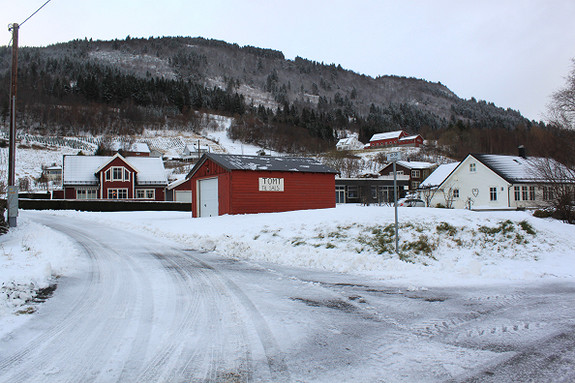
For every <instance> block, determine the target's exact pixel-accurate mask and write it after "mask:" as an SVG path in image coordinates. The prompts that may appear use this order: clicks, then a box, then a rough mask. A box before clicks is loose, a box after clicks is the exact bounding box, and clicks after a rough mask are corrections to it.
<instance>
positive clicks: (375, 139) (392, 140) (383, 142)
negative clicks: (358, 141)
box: [369, 130, 423, 149]
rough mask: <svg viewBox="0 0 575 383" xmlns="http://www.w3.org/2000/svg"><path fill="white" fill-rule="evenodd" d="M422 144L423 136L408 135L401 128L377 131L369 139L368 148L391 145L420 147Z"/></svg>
mask: <svg viewBox="0 0 575 383" xmlns="http://www.w3.org/2000/svg"><path fill="white" fill-rule="evenodd" d="M422 144H423V137H421V136H420V135H419V134H417V135H414V136H408V135H407V133H405V132H404V131H403V130H396V131H394V132H385V133H377V134H374V135H373V136H372V137H371V140H369V148H370V149H373V148H384V147H393V146H414V147H420V146H421V145H422Z"/></svg>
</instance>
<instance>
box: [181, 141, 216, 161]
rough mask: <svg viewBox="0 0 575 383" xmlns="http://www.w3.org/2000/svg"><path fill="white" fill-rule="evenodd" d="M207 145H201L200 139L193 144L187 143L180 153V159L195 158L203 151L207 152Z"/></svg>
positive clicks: (202, 153) (203, 152) (201, 154)
mask: <svg viewBox="0 0 575 383" xmlns="http://www.w3.org/2000/svg"><path fill="white" fill-rule="evenodd" d="M209 149H210V148H209V146H208V145H202V144H201V142H200V141H198V142H197V143H193V144H187V145H186V146H185V147H184V151H183V153H182V160H184V161H186V160H197V159H199V158H200V157H201V156H203V155H204V154H205V153H207V152H209Z"/></svg>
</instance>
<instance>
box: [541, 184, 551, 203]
mask: <svg viewBox="0 0 575 383" xmlns="http://www.w3.org/2000/svg"><path fill="white" fill-rule="evenodd" d="M552 199H553V188H552V187H549V186H543V200H544V201H549V200H552Z"/></svg>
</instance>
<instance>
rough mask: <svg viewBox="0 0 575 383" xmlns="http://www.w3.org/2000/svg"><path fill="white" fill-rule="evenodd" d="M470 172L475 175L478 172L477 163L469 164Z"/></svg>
mask: <svg viewBox="0 0 575 383" xmlns="http://www.w3.org/2000/svg"><path fill="white" fill-rule="evenodd" d="M469 171H470V172H471V173H475V172H476V171H477V165H476V164H475V163H471V164H469Z"/></svg>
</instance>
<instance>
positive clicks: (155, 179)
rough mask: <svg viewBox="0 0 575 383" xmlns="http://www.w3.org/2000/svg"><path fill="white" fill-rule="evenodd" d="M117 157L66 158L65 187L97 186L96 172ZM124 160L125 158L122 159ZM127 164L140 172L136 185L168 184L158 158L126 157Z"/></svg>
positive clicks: (162, 164) (161, 163)
mask: <svg viewBox="0 0 575 383" xmlns="http://www.w3.org/2000/svg"><path fill="white" fill-rule="evenodd" d="M115 157H117V155H116V156H64V171H63V177H62V178H63V184H64V185H97V184H98V177H97V176H96V172H97V171H98V169H100V168H102V167H104V166H105V165H106V164H107V163H108V162H110V161H112V159H114V158H115ZM122 158H123V157H122ZM124 160H125V162H126V163H127V164H128V165H130V166H132V167H133V168H135V169H137V170H138V173H137V175H136V184H158V185H164V184H167V183H168V179H167V176H166V170H165V168H164V163H163V162H162V160H161V159H160V158H156V157H126V158H124Z"/></svg>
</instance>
